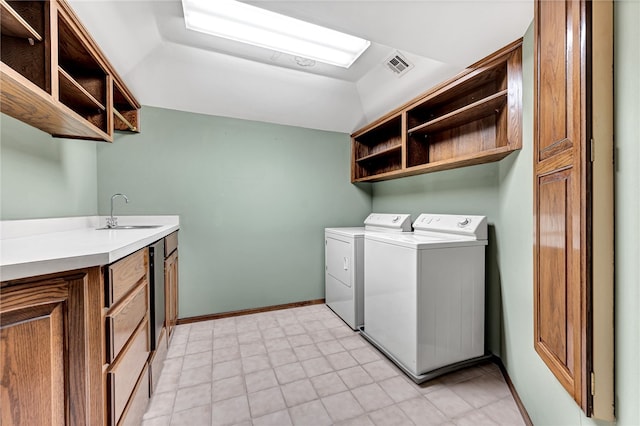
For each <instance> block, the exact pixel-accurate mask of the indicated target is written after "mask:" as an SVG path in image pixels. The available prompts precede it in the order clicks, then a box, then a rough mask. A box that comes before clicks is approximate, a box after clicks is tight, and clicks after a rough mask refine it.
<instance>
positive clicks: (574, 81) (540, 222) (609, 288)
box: [533, 0, 614, 420]
mask: <svg viewBox="0 0 640 426" xmlns="http://www.w3.org/2000/svg"><path fill="white" fill-rule="evenodd" d="M612 12H613V5H612V2H611V1H607V0H604V1H597V2H591V1H586V0H563V1H536V2H535V96H534V102H535V103H534V111H535V112H534V114H535V116H534V150H533V151H534V167H533V168H534V347H535V350H536V351H537V353H538V354H539V355H540V357H541V358H542V360H543V361H544V362H545V364H546V365H547V366H548V367H549V369H550V370H551V371H552V372H553V374H554V375H555V376H556V377H557V379H558V380H559V381H560V383H561V384H562V385H563V386H564V388H565V389H566V390H567V392H569V393H570V394H571V396H572V397H573V398H574V400H575V401H576V402H577V403H578V405H579V406H580V407H581V408H582V410H583V411H584V412H585V414H586V415H587V416H592V415H593V416H594V417H597V418H600V419H605V420H613V419H614V395H613V392H614V389H613V374H614V370H613V368H614V367H613V349H614V345H613V335H614V333H613V254H614V253H613V235H614V233H613V75H612V64H613V13H612Z"/></svg>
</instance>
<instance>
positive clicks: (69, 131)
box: [0, 0, 140, 142]
mask: <svg viewBox="0 0 640 426" xmlns="http://www.w3.org/2000/svg"><path fill="white" fill-rule="evenodd" d="M0 11H1V16H2V22H1V26H0V33H1V35H2V41H1V43H0V46H1V48H0V49H1V59H2V61H1V62H0V84H1V90H0V92H1V96H0V104H1V105H2V112H3V113H5V114H7V115H10V116H12V117H14V118H16V119H18V120H21V121H23V122H25V123H27V124H29V125H31V126H34V127H37V128H38V129H40V130H43V131H44V132H47V133H50V134H51V135H53V136H59V137H67V138H77V139H92V140H104V141H109V142H111V141H112V140H113V132H114V130H122V131H129V132H138V131H139V130H138V129H139V124H138V121H139V109H140V104H139V103H138V101H137V100H136V99H135V98H134V96H133V95H132V94H131V92H130V91H129V90H128V89H127V87H126V85H125V84H124V83H123V81H122V79H121V78H120V76H119V75H118V74H117V72H116V71H115V69H114V68H113V66H112V65H111V64H110V63H109V61H108V60H107V58H106V56H105V55H104V53H102V51H101V50H100V48H99V47H98V45H97V44H96V42H95V41H94V40H93V39H92V38H91V35H90V34H89V33H88V32H87V30H86V29H85V28H84V27H83V26H82V24H81V23H80V21H79V19H78V17H77V16H76V15H75V13H74V12H73V10H72V9H71V7H70V6H69V5H68V4H67V3H66V2H65V1H64V0H46V1H38V0H35V1H20V0H0Z"/></svg>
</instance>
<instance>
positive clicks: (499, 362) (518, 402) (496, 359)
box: [492, 355, 533, 426]
mask: <svg viewBox="0 0 640 426" xmlns="http://www.w3.org/2000/svg"><path fill="white" fill-rule="evenodd" d="M492 361H493V362H494V363H495V364H496V365H497V366H498V367H499V368H500V371H501V372H502V377H504V381H505V382H507V386H508V387H509V390H510V391H511V395H512V396H513V400H514V401H515V402H516V405H517V406H518V410H520V414H521V415H522V420H524V422H525V424H526V425H527V426H533V422H532V421H531V417H529V413H527V409H526V408H525V406H524V404H523V403H522V400H521V399H520V396H519V395H518V391H516V388H515V386H513V382H512V381H511V378H510V377H509V373H508V372H507V369H506V368H505V366H504V364H503V363H502V360H501V359H500V358H499V357H497V356H495V355H494V356H493V359H492Z"/></svg>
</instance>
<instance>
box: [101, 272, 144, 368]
mask: <svg viewBox="0 0 640 426" xmlns="http://www.w3.org/2000/svg"><path fill="white" fill-rule="evenodd" d="M147 290H148V285H147V281H146V280H143V282H142V284H141V285H139V286H138V288H136V289H135V290H134V291H133V292H132V293H131V294H130V295H129V296H127V297H126V298H125V299H124V300H123V301H122V303H121V304H119V305H117V306H116V307H115V309H113V311H112V312H110V313H109V314H108V315H107V318H106V326H107V332H106V337H107V362H113V360H114V359H115V358H116V357H117V356H118V354H119V353H120V350H121V349H122V347H123V346H124V345H125V343H127V341H128V340H129V337H131V335H132V334H133V332H134V330H135V329H136V327H137V326H138V324H140V321H142V319H143V318H144V316H145V314H146V313H147V311H148V306H147V300H148V297H147Z"/></svg>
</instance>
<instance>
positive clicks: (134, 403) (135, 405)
mask: <svg viewBox="0 0 640 426" xmlns="http://www.w3.org/2000/svg"><path fill="white" fill-rule="evenodd" d="M148 403H149V368H148V367H147V366H145V368H144V370H143V371H142V374H141V375H140V379H139V380H138V383H137V384H136V388H135V389H134V390H133V395H131V399H129V405H127V409H126V410H125V412H124V414H123V415H122V418H121V419H120V421H119V422H118V426H140V424H141V423H142V416H144V412H145V411H146V410H147V404H148Z"/></svg>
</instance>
